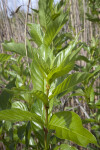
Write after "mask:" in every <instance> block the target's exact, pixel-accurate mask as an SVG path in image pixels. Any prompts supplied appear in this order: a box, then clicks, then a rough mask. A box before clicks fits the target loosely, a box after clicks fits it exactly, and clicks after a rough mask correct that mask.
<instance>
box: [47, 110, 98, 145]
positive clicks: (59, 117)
mask: <svg viewBox="0 0 100 150" xmlns="http://www.w3.org/2000/svg"><path fill="white" fill-rule="evenodd" d="M49 129H53V130H55V135H56V136H57V137H58V138H61V139H67V140H70V141H73V142H75V143H76V144H78V145H81V146H83V147H86V146H87V145H88V144H89V143H94V144H97V141H96V139H95V137H94V136H93V135H92V134H91V133H90V132H89V131H88V130H87V129H85V128H83V126H82V122H81V119H80V117H79V116H78V115H77V114H76V113H74V112H71V111H69V112H68V111H67V112H65V111H63V112H58V113H55V114H54V115H53V116H52V118H51V121H50V123H49Z"/></svg>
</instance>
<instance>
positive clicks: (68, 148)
mask: <svg viewBox="0 0 100 150" xmlns="http://www.w3.org/2000/svg"><path fill="white" fill-rule="evenodd" d="M59 149H60V150H77V148H75V147H73V146H70V145H68V144H61V145H60V146H57V147H56V148H55V149H54V150H59Z"/></svg>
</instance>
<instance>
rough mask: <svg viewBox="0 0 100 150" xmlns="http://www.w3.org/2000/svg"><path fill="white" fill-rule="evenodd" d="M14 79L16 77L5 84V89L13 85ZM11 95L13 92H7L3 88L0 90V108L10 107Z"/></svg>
mask: <svg viewBox="0 0 100 150" xmlns="http://www.w3.org/2000/svg"><path fill="white" fill-rule="evenodd" d="M15 81H16V79H14V80H12V81H11V82H9V83H8V85H7V86H6V88H7V89H11V88H13V87H15ZM12 97H13V94H10V93H9V92H7V91H6V90H5V89H4V90H3V91H2V93H1V94H0V109H6V108H9V107H10V103H9V100H10V99H11V98H12Z"/></svg>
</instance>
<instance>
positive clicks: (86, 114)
mask: <svg viewBox="0 0 100 150" xmlns="http://www.w3.org/2000/svg"><path fill="white" fill-rule="evenodd" d="M75 101H76V103H77V104H78V105H80V108H81V110H82V111H83V112H84V114H85V116H86V117H87V118H88V119H90V116H89V115H88V113H87V112H86V110H85V109H84V108H83V107H82V106H81V104H80V102H79V101H78V99H76V98H75Z"/></svg>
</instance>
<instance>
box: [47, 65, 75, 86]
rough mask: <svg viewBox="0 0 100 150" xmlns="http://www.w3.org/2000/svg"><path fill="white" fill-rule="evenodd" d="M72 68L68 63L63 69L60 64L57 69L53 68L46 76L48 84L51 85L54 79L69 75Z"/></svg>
mask: <svg viewBox="0 0 100 150" xmlns="http://www.w3.org/2000/svg"><path fill="white" fill-rule="evenodd" d="M73 67H74V63H69V64H67V65H66V66H65V67H64V65H62V64H61V65H60V66H59V67H57V68H54V69H53V70H51V72H50V73H49V74H48V76H47V81H48V83H49V84H51V83H52V82H53V81H54V80H55V79H56V78H58V77H60V76H63V75H65V74H67V73H69V72H70V71H71V70H72V69H73Z"/></svg>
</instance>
